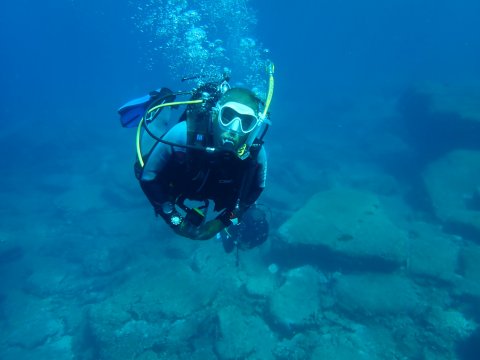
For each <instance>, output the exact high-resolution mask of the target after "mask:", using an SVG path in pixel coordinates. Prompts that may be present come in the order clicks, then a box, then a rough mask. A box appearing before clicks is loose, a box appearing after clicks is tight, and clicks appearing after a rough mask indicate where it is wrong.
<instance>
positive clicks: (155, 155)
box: [140, 123, 186, 227]
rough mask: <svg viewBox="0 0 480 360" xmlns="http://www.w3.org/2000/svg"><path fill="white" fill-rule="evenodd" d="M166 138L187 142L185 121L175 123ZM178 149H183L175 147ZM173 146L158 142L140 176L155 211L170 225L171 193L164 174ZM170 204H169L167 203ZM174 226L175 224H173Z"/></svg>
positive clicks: (180, 142)
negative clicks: (163, 177)
mask: <svg viewBox="0 0 480 360" xmlns="http://www.w3.org/2000/svg"><path fill="white" fill-rule="evenodd" d="M165 140H168V141H170V142H173V143H178V144H184V143H185V142H186V126H185V124H183V123H179V124H177V125H175V126H174V127H173V128H172V129H171V130H170V131H169V132H168V133H167V135H166V136H165ZM175 149H176V150H180V151H181V150H182V149H179V148H175ZM172 153H173V150H172V146H170V145H167V144H164V143H161V142H158V143H156V144H155V146H154V148H153V150H152V151H151V153H150V155H149V156H148V159H147V161H146V163H145V166H144V167H143V169H142V172H141V176H140V186H141V188H142V190H143V192H144V193H145V195H146V197H147V198H148V200H149V201H150V203H151V204H152V206H153V208H154V210H155V213H156V214H157V215H159V216H161V217H162V218H163V219H164V220H165V221H166V222H167V223H168V224H169V225H170V226H172V224H171V221H170V219H171V213H169V212H168V210H169V209H168V207H165V204H166V203H168V201H169V200H170V199H169V193H168V188H167V186H166V185H165V184H166V182H165V181H162V175H163V174H164V170H165V168H166V167H167V164H168V163H169V161H170V160H171V157H172ZM167 205H168V204H167ZM172 227H173V226H172Z"/></svg>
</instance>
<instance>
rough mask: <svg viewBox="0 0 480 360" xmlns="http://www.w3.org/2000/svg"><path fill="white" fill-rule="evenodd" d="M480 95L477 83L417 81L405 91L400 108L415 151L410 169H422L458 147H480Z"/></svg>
mask: <svg viewBox="0 0 480 360" xmlns="http://www.w3.org/2000/svg"><path fill="white" fill-rule="evenodd" d="M479 94H480V89H479V88H478V86H477V87H476V88H474V87H469V88H467V87H464V86H460V85H453V86H446V85H443V84H438V83H429V84H418V85H417V86H415V87H414V88H411V89H409V90H408V91H406V92H405V93H404V94H403V96H402V97H401V98H400V101H399V103H398V110H399V113H400V116H401V117H402V119H401V123H402V124H403V126H405V129H404V130H405V131H404V138H405V140H406V141H407V142H408V143H409V144H410V146H412V148H414V149H415V150H416V156H415V157H414V158H412V159H411V160H412V163H411V164H410V168H411V167H417V168H418V167H420V168H422V167H423V166H424V165H427V164H428V163H429V162H431V161H432V160H435V159H437V158H439V157H442V156H444V155H445V154H447V153H448V152H451V151H453V150H455V149H458V148H463V149H478V148H479V143H478V139H480V105H479V102H478V97H479ZM417 170H418V169H417Z"/></svg>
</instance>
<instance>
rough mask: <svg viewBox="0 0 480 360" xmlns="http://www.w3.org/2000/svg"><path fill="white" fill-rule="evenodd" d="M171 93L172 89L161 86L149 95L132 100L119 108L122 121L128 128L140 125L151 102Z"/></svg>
mask: <svg viewBox="0 0 480 360" xmlns="http://www.w3.org/2000/svg"><path fill="white" fill-rule="evenodd" d="M169 94H172V91H171V90H169V89H167V88H161V89H158V90H155V91H152V92H151V93H150V94H148V95H145V96H142V97H140V98H137V99H133V100H130V101H129V102H127V103H126V104H125V105H123V106H121V107H120V108H119V109H118V113H119V114H120V123H121V124H122V126H123V127H126V128H131V127H135V126H138V124H139V123H140V120H141V119H142V117H143V115H144V114H145V111H146V110H147V109H148V107H149V106H150V104H151V103H152V102H153V101H155V100H156V99H158V98H159V97H161V98H165V97H166V96H167V95H169ZM171 96H172V97H173V99H175V96H174V95H171Z"/></svg>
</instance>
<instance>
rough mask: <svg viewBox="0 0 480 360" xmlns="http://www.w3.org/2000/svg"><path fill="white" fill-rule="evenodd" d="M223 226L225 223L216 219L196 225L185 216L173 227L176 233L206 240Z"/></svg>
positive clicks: (193, 238)
mask: <svg viewBox="0 0 480 360" xmlns="http://www.w3.org/2000/svg"><path fill="white" fill-rule="evenodd" d="M224 228H225V225H224V224H223V222H222V221H220V220H218V219H213V220H210V221H208V222H206V223H204V224H202V225H200V226H196V225H194V224H192V223H191V222H189V221H188V219H187V218H185V219H183V221H182V223H181V224H180V225H179V226H178V227H176V228H174V231H175V232H176V233H177V234H178V235H180V236H184V237H187V238H189V239H192V240H208V239H211V238H212V237H213V236H215V235H216V234H217V233H218V232H220V231H221V230H223V229H224Z"/></svg>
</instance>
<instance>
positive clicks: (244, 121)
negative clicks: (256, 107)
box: [214, 102, 258, 152]
mask: <svg viewBox="0 0 480 360" xmlns="http://www.w3.org/2000/svg"><path fill="white" fill-rule="evenodd" d="M257 124H258V118H257V116H256V114H255V112H254V111H253V109H251V108H250V107H248V106H245V105H243V104H241V103H237V102H227V103H226V104H224V105H222V106H220V107H219V109H218V115H217V121H216V124H215V129H214V130H215V132H216V134H215V135H216V136H215V138H216V141H217V144H216V146H217V147H220V148H221V149H223V150H227V151H234V152H237V151H238V150H239V148H240V147H241V146H242V145H243V144H245V142H246V140H247V138H248V136H249V134H250V132H251V131H253V130H254V129H255V128H256V126H257Z"/></svg>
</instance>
